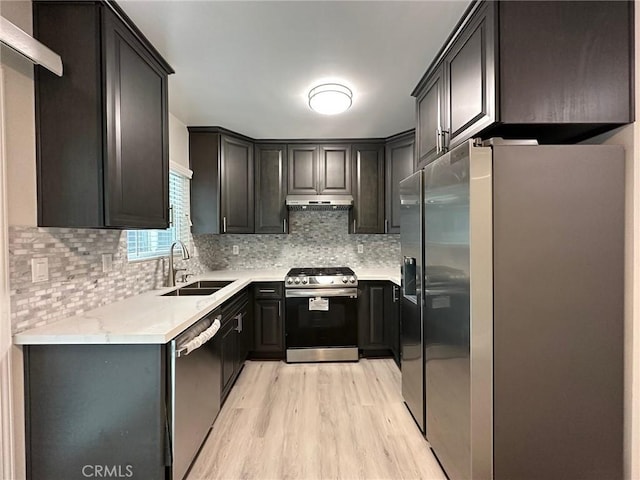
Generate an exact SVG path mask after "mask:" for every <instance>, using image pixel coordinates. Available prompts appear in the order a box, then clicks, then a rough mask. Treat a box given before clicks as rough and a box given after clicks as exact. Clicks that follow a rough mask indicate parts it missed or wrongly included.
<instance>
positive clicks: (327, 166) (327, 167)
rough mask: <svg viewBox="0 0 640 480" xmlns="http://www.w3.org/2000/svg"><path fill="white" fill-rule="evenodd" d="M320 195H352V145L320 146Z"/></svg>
mask: <svg viewBox="0 0 640 480" xmlns="http://www.w3.org/2000/svg"><path fill="white" fill-rule="evenodd" d="M319 154H320V158H319V165H318V167H319V168H318V176H319V178H320V182H319V185H318V193H319V194H321V195H345V194H349V193H351V145H320V150H319Z"/></svg>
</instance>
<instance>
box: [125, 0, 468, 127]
mask: <svg viewBox="0 0 640 480" xmlns="http://www.w3.org/2000/svg"><path fill="white" fill-rule="evenodd" d="M118 3H119V4H120V5H121V6H122V8H123V9H124V10H125V12H126V13H127V14H128V15H129V16H130V17H131V18H132V19H133V21H134V22H135V23H136V25H137V26H138V27H139V28H140V30H142V32H143V33H144V34H145V35H146V36H147V37H148V38H149V40H150V41H151V42H152V43H153V44H154V45H155V47H156V48H157V49H158V50H159V51H160V53H161V54H162V55H163V56H164V57H165V59H166V60H167V61H168V62H169V63H170V64H171V66H172V67H173V68H174V69H175V71H176V73H175V74H174V75H172V76H171V77H170V81H169V109H170V111H171V113H173V114H174V115H175V116H176V117H177V118H179V119H180V120H181V121H182V122H184V123H185V124H186V125H189V126H204V125H219V126H223V127H226V128H228V129H231V130H234V131H237V132H239V133H243V134H245V135H248V136H250V137H253V138H257V139H266V138H366V137H387V136H390V135H393V134H396V133H399V132H401V131H404V130H408V129H410V128H413V127H414V126H415V102H414V99H413V98H412V97H411V95H410V94H411V91H412V90H413V88H414V87H415V85H416V84H417V83H418V81H419V80H420V77H421V76H422V75H423V73H424V72H425V70H426V68H427V67H428V66H429V64H430V63H431V61H432V60H433V58H434V57H435V55H436V54H437V53H438V51H439V50H440V48H441V47H442V44H443V43H444V41H445V40H446V39H447V37H448V36H449V34H450V32H451V31H452V29H453V28H454V26H455V25H456V23H457V22H458V21H459V19H460V18H461V16H462V14H463V12H464V11H465V9H466V8H467V6H468V4H469V1H468V0H452V1H451V0H450V1H410V2H405V1H351V2H345V1H178V0H163V1H142V0H120V1H119V2H118ZM321 80H341V81H342V82H343V83H344V84H345V85H347V86H349V87H350V88H351V89H352V90H353V92H354V97H353V106H352V107H351V109H350V110H348V111H347V112H346V113H344V114H341V115H337V116H324V115H319V114H317V113H314V112H313V111H311V110H310V109H309V107H308V105H307V98H306V94H307V92H308V90H309V89H310V87H312V86H313V85H314V84H316V83H318V82H319V81H321Z"/></svg>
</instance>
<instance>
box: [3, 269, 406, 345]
mask: <svg viewBox="0 0 640 480" xmlns="http://www.w3.org/2000/svg"><path fill="white" fill-rule="evenodd" d="M288 270H289V269H274V270H218V271H213V272H207V273H205V274H202V275H199V276H197V277H194V278H191V279H189V281H188V283H192V282H194V281H197V280H233V283H231V284H230V285H228V286H226V287H224V288H222V289H221V290H219V291H218V292H216V293H214V294H213V295H207V296H197V295H194V296H182V297H180V296H176V297H171V296H169V297H163V296H162V294H164V293H167V292H169V291H171V290H174V288H175V287H170V288H163V289H159V290H151V291H148V292H145V293H142V294H140V295H136V296H133V297H129V298H127V299H125V300H122V301H119V302H115V303H111V304H109V305H105V306H103V307H99V308H96V309H94V310H90V311H88V312H85V313H82V314H80V315H76V316H74V317H69V318H66V319H63V320H60V321H57V322H54V323H52V324H50V325H45V326H42V327H36V328H32V329H29V330H25V331H24V332H20V333H18V334H16V335H14V337H13V342H14V343H15V344H16V345H51V344H108V343H113V344H135V343H141V344H142V343H146V344H149V343H152V344H163V343H167V342H169V341H171V340H172V339H173V338H175V337H176V336H177V335H179V334H180V333H181V332H183V331H184V330H186V329H187V328H189V327H190V326H191V325H193V324H194V323H195V322H197V321H198V320H200V319H201V318H202V317H204V316H205V315H207V314H208V313H210V312H212V311H213V310H214V309H215V308H216V307H219V306H220V305H222V304H223V303H224V302H225V301H226V300H228V299H230V298H231V297H233V296H234V295H235V294H236V293H238V292H240V291H241V290H242V289H244V288H245V287H246V286H248V285H249V284H251V283H252V282H281V281H283V279H284V277H285V275H286V273H287V272H288ZM354 270H355V272H356V275H357V276H358V280H361V281H366V280H369V281H371V280H382V281H391V282H393V283H395V284H397V285H400V269H399V268H362V269H354Z"/></svg>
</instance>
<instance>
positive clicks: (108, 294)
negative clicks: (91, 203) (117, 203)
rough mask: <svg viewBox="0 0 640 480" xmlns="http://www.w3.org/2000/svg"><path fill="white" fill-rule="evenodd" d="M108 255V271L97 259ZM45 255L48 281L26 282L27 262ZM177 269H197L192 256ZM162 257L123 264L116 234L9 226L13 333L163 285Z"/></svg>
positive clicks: (121, 239)
mask: <svg viewBox="0 0 640 480" xmlns="http://www.w3.org/2000/svg"><path fill="white" fill-rule="evenodd" d="M103 254H111V255H113V267H112V270H111V271H110V272H103V271H102V255H103ZM42 257H46V258H47V259H48V262H49V280H48V281H44V282H38V283H33V282H32V281H31V259H33V258H42ZM176 265H177V266H180V267H181V268H184V267H187V268H188V269H189V271H191V272H193V273H198V272H200V271H202V268H201V267H200V265H199V263H198V260H197V258H194V259H192V260H187V261H185V262H182V261H179V262H178V261H177V262H176ZM167 268H168V265H167V261H166V259H165V258H160V259H154V260H147V261H139V262H128V261H127V244H126V234H125V232H123V231H120V230H96V229H91V230H88V229H75V228H73V229H72V228H35V227H18V226H10V227H9V286H10V294H11V325H12V330H13V333H17V332H20V331H23V330H26V329H28V328H32V327H35V326H40V325H44V324H47V323H51V322H53V321H55V320H58V319H61V318H65V317H69V316H72V315H77V314H80V313H82V312H85V311H87V310H91V309H93V308H97V307H99V306H102V305H106V304H108V303H112V302H116V301H118V300H122V299H123V298H126V297H130V296H132V295H136V294H139V293H142V292H145V291H147V290H151V289H153V288H159V287H162V286H163V285H165V281H166V275H167Z"/></svg>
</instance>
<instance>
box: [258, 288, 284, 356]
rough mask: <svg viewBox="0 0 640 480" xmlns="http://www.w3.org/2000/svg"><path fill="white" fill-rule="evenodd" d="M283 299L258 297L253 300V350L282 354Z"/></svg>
mask: <svg viewBox="0 0 640 480" xmlns="http://www.w3.org/2000/svg"><path fill="white" fill-rule="evenodd" d="M283 310H284V309H283V301H282V300H276V299H260V300H256V302H255V311H254V314H255V317H254V335H255V337H254V339H255V343H254V351H256V352H273V353H282V354H283V355H284V336H283V321H282V312H283Z"/></svg>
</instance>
